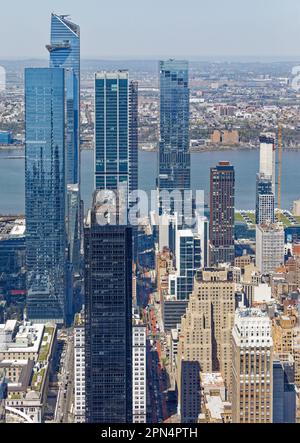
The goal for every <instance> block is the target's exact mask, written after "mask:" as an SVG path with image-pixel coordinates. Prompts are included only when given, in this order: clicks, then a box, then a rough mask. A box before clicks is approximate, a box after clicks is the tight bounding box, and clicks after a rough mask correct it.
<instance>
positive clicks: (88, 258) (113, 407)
mask: <svg viewBox="0 0 300 443" xmlns="http://www.w3.org/2000/svg"><path fill="white" fill-rule="evenodd" d="M94 207H95V206H94ZM84 238H85V365H86V421H87V422H90V423H126V422H127V423H130V422H132V323H131V322H132V320H131V319H132V231H131V228H130V227H128V226H120V225H104V226H101V225H98V224H97V219H96V210H92V212H91V219H90V225H89V226H87V227H86V228H85V233H84Z"/></svg>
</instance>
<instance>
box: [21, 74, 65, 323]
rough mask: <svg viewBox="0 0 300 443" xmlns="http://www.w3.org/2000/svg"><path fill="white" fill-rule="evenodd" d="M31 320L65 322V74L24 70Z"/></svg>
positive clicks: (28, 281)
mask: <svg viewBox="0 0 300 443" xmlns="http://www.w3.org/2000/svg"><path fill="white" fill-rule="evenodd" d="M25 134H26V144H25V212H26V265H27V290H28V295H27V316H28V318H29V319H30V320H34V321H42V322H44V321H46V320H54V321H56V322H57V323H63V322H64V319H65V307H66V300H65V294H66V289H65V281H66V280H65V279H66V268H65V263H66V262H65V247H66V229H65V203H66V199H65V194H66V186H65V75H64V70H63V69H61V68H28V69H26V70H25Z"/></svg>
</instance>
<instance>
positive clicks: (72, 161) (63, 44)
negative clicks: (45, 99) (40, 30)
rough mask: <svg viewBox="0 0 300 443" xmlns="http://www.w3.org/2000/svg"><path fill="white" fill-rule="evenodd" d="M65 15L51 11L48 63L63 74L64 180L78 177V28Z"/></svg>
mask: <svg viewBox="0 0 300 443" xmlns="http://www.w3.org/2000/svg"><path fill="white" fill-rule="evenodd" d="M67 17H68V16H67V15H56V14H51V43H50V45H47V46H46V48H47V49H48V51H49V53H50V67H56V68H65V70H66V73H65V78H66V112H67V119H66V120H67V121H66V139H67V141H66V151H67V155H66V181H67V184H75V183H79V181H80V168H79V156H80V152H79V144H80V139H79V137H80V134H79V119H80V28H79V26H78V25H76V24H75V23H72V22H71V21H70V20H68V19H67Z"/></svg>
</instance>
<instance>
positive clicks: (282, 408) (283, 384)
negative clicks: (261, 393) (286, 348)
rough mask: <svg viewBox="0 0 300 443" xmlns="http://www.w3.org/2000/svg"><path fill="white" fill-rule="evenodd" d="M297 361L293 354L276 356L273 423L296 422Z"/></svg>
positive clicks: (274, 362) (274, 364) (274, 365)
mask: <svg viewBox="0 0 300 443" xmlns="http://www.w3.org/2000/svg"><path fill="white" fill-rule="evenodd" d="M294 379H295V362H294V359H293V356H292V355H291V354H283V355H282V354H281V355H280V356H279V355H275V356H274V361H273V421H272V422H273V423H295V422H296V389H295V385H294Z"/></svg>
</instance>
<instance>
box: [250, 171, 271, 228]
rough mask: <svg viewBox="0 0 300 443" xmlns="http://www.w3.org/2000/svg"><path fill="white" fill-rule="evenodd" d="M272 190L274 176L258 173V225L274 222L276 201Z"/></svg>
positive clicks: (256, 218)
mask: <svg viewBox="0 0 300 443" xmlns="http://www.w3.org/2000/svg"><path fill="white" fill-rule="evenodd" d="M274 200H275V199H274V194H273V191H272V178H271V177H269V176H266V175H264V174H261V173H259V174H256V205H255V222H256V224H257V225H261V224H264V223H268V222H269V223H274V221H275V201H274Z"/></svg>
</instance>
